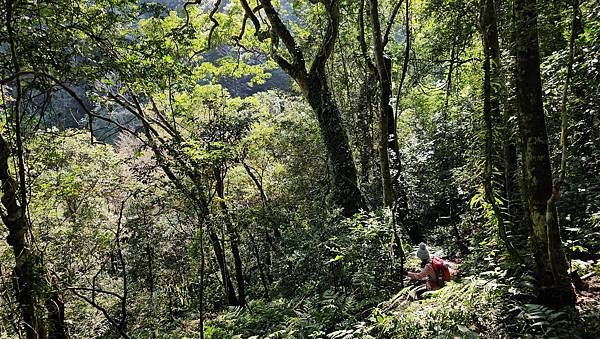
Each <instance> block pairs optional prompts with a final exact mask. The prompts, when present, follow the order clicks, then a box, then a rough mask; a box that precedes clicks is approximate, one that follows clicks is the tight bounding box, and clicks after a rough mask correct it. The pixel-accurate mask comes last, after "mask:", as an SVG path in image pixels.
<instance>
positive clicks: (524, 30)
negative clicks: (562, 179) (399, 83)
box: [514, 0, 576, 306]
mask: <svg viewBox="0 0 600 339" xmlns="http://www.w3.org/2000/svg"><path fill="white" fill-rule="evenodd" d="M514 18H515V29H516V32H517V36H516V44H515V48H516V56H517V60H516V62H517V72H516V85H517V86H516V87H517V102H518V106H519V118H520V119H519V123H520V125H521V127H520V130H521V133H522V140H523V143H524V145H523V151H524V153H523V160H524V161H523V163H524V167H525V170H524V173H525V178H524V181H525V191H526V196H527V202H528V205H529V216H530V219H531V224H532V230H533V232H532V246H533V254H534V257H535V262H536V267H537V272H536V273H537V274H536V277H537V284H538V290H539V302H540V303H543V304H546V305H551V306H565V305H574V304H575V299H576V298H575V293H574V291H573V287H572V286H571V281H570V278H569V275H568V272H567V269H568V264H567V261H566V258H565V254H564V251H563V248H562V243H561V238H560V228H559V224H558V217H557V211H556V206H555V205H553V204H547V202H548V200H549V199H550V198H551V196H552V190H553V182H552V170H551V164H550V155H549V151H548V135H547V132H546V123H545V119H544V109H543V101H542V82H541V76H540V53H539V45H538V32H537V12H536V1H535V0H515V2H514Z"/></svg>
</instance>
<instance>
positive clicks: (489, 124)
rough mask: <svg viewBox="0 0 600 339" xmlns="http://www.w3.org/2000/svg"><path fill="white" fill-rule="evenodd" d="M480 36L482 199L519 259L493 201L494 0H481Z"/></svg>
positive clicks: (496, 114)
mask: <svg viewBox="0 0 600 339" xmlns="http://www.w3.org/2000/svg"><path fill="white" fill-rule="evenodd" d="M480 20H481V35H482V41H483V50H484V61H483V71H484V82H483V93H484V95H483V117H484V124H485V170H484V180H483V184H484V189H485V195H486V200H487V201H488V203H489V204H490V205H491V206H492V209H493V211H494V215H495V216H496V220H497V223H498V235H499V237H500V239H501V240H502V242H503V243H504V246H505V247H506V249H507V251H508V253H509V254H510V255H511V257H512V258H513V259H517V260H520V255H519V253H518V252H517V251H516V249H515V248H514V246H513V244H512V242H511V240H510V239H509V237H508V234H507V232H506V223H505V218H504V215H503V212H502V211H501V210H500V208H499V206H498V204H497V203H496V193H495V189H494V183H495V180H494V176H493V173H494V158H496V155H497V147H495V145H494V130H495V129H496V127H497V122H498V121H500V115H501V114H500V95H501V94H500V91H499V88H500V83H501V82H502V79H501V78H500V44H499V42H498V25H497V20H496V6H495V3H494V0H482V1H481V14H480Z"/></svg>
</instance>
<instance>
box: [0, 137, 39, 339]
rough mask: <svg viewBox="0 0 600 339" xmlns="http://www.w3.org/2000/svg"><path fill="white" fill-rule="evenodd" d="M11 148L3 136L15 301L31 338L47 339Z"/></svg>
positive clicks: (1, 160) (0, 150)
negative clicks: (11, 157) (12, 165)
mask: <svg viewBox="0 0 600 339" xmlns="http://www.w3.org/2000/svg"><path fill="white" fill-rule="evenodd" d="M10 156H11V153H10V148H9V146H8V144H7V143H6V141H5V140H4V137H2V136H1V135H0V181H1V182H2V194H3V195H2V205H4V208H5V209H6V211H5V213H3V214H2V221H3V222H4V225H6V227H7V228H8V237H7V239H6V242H7V243H8V245H9V246H11V247H12V250H13V254H14V256H15V267H14V270H13V272H14V275H15V277H16V279H15V291H16V300H17V302H18V303H19V305H20V307H21V316H22V318H23V319H22V320H23V322H24V323H25V333H26V337H27V338H28V339H33V338H46V328H45V326H44V323H43V320H42V316H41V314H40V310H39V307H38V305H37V304H38V302H39V300H40V298H41V297H40V292H39V290H40V289H41V288H42V286H41V285H40V284H39V283H38V282H37V281H36V277H41V276H42V274H41V272H38V270H39V269H40V268H41V266H40V265H41V263H40V260H39V258H38V257H37V256H36V255H35V254H34V253H33V252H32V251H31V249H30V244H29V241H28V239H27V233H28V232H29V229H30V226H29V222H28V221H27V216H26V214H25V207H24V206H22V204H21V203H20V202H19V198H18V193H17V187H18V183H17V181H16V180H15V179H14V178H13V177H12V175H11V174H10V170H9V168H10V167H9V159H10Z"/></svg>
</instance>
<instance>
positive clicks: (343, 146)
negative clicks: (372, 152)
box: [240, 0, 364, 216]
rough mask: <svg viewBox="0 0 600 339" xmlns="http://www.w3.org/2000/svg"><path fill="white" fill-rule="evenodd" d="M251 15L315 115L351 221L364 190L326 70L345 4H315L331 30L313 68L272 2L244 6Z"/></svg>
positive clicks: (335, 193)
mask: <svg viewBox="0 0 600 339" xmlns="http://www.w3.org/2000/svg"><path fill="white" fill-rule="evenodd" d="M240 3H241V4H242V7H243V9H244V12H245V16H244V21H246V20H247V19H250V20H251V21H252V23H253V25H254V29H255V35H257V36H259V37H260V38H261V39H266V38H267V36H268V35H269V36H270V39H271V57H272V58H273V59H274V60H275V61H276V62H277V64H278V65H279V66H280V67H281V68H282V69H283V70H284V71H285V72H286V73H288V74H289V75H290V76H291V77H292V78H293V79H294V80H295V81H296V83H297V84H298V85H299V86H300V90H301V92H302V95H303V96H304V98H305V99H306V100H307V101H308V103H309V105H310V106H311V107H312V109H313V110H314V112H315V114H316V117H317V120H318V122H319V126H320V129H321V134H322V136H323V140H324V141H325V146H326V149H327V156H328V159H329V165H330V167H331V191H332V197H333V200H334V202H335V203H336V204H337V205H338V206H339V207H341V208H342V213H343V215H345V216H350V215H352V214H354V213H356V212H358V211H359V210H360V209H361V208H363V207H364V204H363V200H362V195H361V192H360V190H359V189H358V183H357V174H356V173H357V172H356V167H355V165H354V160H353V157H352V151H351V149H350V144H349V143H348V136H347V135H346V130H345V128H344V126H343V124H342V119H341V112H340V110H339V108H338V106H337V103H336V102H335V100H334V97H333V94H332V92H331V89H330V87H329V82H328V77H327V72H326V69H325V66H326V63H327V60H328V59H329V57H330V56H331V54H332V53H333V49H334V46H335V43H336V40H337V39H338V34H339V25H340V8H339V6H340V1H339V0H315V1H311V3H313V4H314V5H315V6H320V8H321V9H322V10H323V12H324V14H325V15H326V20H327V25H326V28H325V30H324V31H323V40H322V41H321V43H320V45H319V46H318V48H317V51H316V53H315V55H314V58H313V60H312V63H311V64H310V65H307V63H306V54H307V53H305V51H303V49H302V47H301V46H300V45H299V44H298V42H297V41H296V38H295V37H294V35H292V32H291V31H290V30H289V29H288V27H287V26H286V24H285V23H284V22H283V20H282V17H281V15H280V14H279V13H278V11H277V9H276V8H275V6H274V5H273V3H272V2H271V0H260V6H258V7H257V8H256V9H253V8H251V7H250V5H249V4H248V2H247V0H240ZM256 11H260V12H261V13H264V14H265V16H266V17H267V20H268V22H269V25H270V27H269V29H268V30H266V31H265V30H263V27H262V25H261V21H260V20H259V18H258V16H257V14H256V13H255V12H256ZM280 41H281V43H282V44H283V45H284V46H285V50H286V51H287V55H288V57H287V58H286V57H285V56H284V55H282V52H281V51H280V50H279V42H280Z"/></svg>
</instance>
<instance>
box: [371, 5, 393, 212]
mask: <svg viewBox="0 0 600 339" xmlns="http://www.w3.org/2000/svg"><path fill="white" fill-rule="evenodd" d="M369 18H370V19H371V30H372V33H373V39H372V41H373V51H374V54H375V67H376V68H377V75H378V80H379V86H380V88H379V138H380V139H379V146H378V148H379V166H380V168H381V183H382V188H383V206H384V207H388V208H391V207H392V205H393V203H394V190H393V187H392V174H391V171H390V157H389V151H388V143H392V145H393V143H394V142H393V141H391V140H390V139H392V136H395V135H396V133H395V132H393V133H392V134H390V128H391V129H394V130H395V125H396V124H395V119H394V110H393V108H392V105H391V104H390V99H391V98H392V81H391V74H390V71H391V69H390V68H391V60H389V58H388V60H389V62H388V60H386V56H385V55H384V51H383V41H382V39H383V38H382V36H381V24H380V22H379V4H378V1H377V0H370V1H369ZM390 125H392V126H390ZM394 139H395V138H394ZM392 147H393V146H392Z"/></svg>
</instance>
